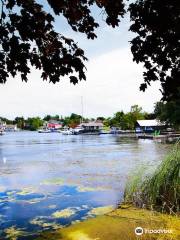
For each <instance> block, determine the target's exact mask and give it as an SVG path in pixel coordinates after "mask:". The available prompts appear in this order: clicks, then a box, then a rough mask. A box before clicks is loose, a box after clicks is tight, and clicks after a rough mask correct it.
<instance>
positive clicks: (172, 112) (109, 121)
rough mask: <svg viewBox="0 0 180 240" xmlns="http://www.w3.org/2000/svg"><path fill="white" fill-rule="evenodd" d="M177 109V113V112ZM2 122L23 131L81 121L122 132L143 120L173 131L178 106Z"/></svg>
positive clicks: (179, 113)
mask: <svg viewBox="0 0 180 240" xmlns="http://www.w3.org/2000/svg"><path fill="white" fill-rule="evenodd" d="M177 109H178V111H177ZM0 119H1V121H2V122H6V124H16V125H17V127H18V128H20V129H24V130H32V131H33V130H37V129H38V128H40V127H42V126H44V125H45V124H46V123H47V122H49V121H52V120H54V121H57V122H59V123H61V124H62V126H68V127H70V128H75V127H76V126H77V125H79V124H80V123H81V122H82V121H83V122H89V121H101V122H103V124H104V126H105V127H118V128H120V129H122V130H127V129H128V130H133V129H134V128H135V124H136V121H137V120H144V119H159V120H160V121H163V122H166V123H167V124H169V125H171V126H173V127H174V128H175V129H179V128H180V104H179V105H178V104H177V103H176V102H173V101H172V102H169V103H162V102H157V103H156V104H155V108H154V112H152V113H147V112H145V111H143V109H142V107H140V106H138V105H133V106H131V108H130V111H129V112H126V113H125V112H124V111H118V112H116V113H114V115H113V116H112V117H103V116H99V117H97V118H85V117H82V116H81V115H79V114H76V113H72V114H71V115H70V116H65V117H63V116H59V115H58V114H57V115H54V116H52V115H46V116H45V117H44V118H41V117H28V118H27V119H25V118H24V117H16V118H15V119H14V120H9V119H7V118H3V117H0Z"/></svg>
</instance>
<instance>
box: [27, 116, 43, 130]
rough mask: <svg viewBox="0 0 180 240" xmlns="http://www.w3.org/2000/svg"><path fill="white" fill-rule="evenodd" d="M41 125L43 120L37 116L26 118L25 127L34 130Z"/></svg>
mask: <svg viewBox="0 0 180 240" xmlns="http://www.w3.org/2000/svg"><path fill="white" fill-rule="evenodd" d="M41 126H43V120H41V118H39V117H33V118H28V119H27V120H26V128H27V129H29V130H31V131H35V130H37V129H38V128H40V127H41Z"/></svg>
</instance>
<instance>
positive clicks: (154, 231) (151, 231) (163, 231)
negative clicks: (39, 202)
mask: <svg viewBox="0 0 180 240" xmlns="http://www.w3.org/2000/svg"><path fill="white" fill-rule="evenodd" d="M172 232H173V231H172V230H171V229H146V228H145V229H143V228H142V227H137V228H135V234H136V235H138V236H140V235H142V234H171V233H172Z"/></svg>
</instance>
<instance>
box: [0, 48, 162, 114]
mask: <svg viewBox="0 0 180 240" xmlns="http://www.w3.org/2000/svg"><path fill="white" fill-rule="evenodd" d="M87 68H88V71H87V81H86V82H81V83H79V84H78V85H76V86H73V85H72V84H70V83H69V81H68V79H67V78H66V79H63V80H62V81H61V82H60V83H58V84H55V85H54V84H50V83H48V82H43V81H42V80H41V79H40V73H39V72H38V71H36V70H33V71H32V73H31V74H30V76H29V82H28V83H22V82H21V80H20V78H19V77H17V78H16V79H9V81H8V82H7V83H6V84H5V85H4V86H3V85H1V86H0V101H1V103H3V104H2V105H1V106H2V107H1V111H0V116H7V117H11V118H13V117H15V116H17V115H19V116H21V115H23V116H25V117H27V116H35V115H41V116H43V115H45V114H56V113H57V114H60V115H68V114H70V113H71V112H76V113H81V96H83V98H84V112H85V115H86V116H99V115H105V116H108V115H112V114H113V113H114V112H116V111H118V110H121V109H123V110H124V111H128V110H129V109H130V106H131V105H133V104H139V105H141V106H142V107H143V109H144V110H146V111H152V110H153V104H154V102H156V101H158V100H159V99H160V97H161V95H160V92H159V90H158V89H159V84H157V83H156V84H153V86H152V87H150V88H149V89H148V90H147V92H145V93H142V92H140V91H139V85H140V83H141V82H142V81H143V79H142V72H143V68H142V66H140V65H137V64H135V63H133V62H132V55H131V53H130V50H129V48H124V49H118V50H116V51H111V52H109V53H106V54H103V55H101V56H98V57H95V58H93V59H91V61H89V63H88V64H87Z"/></svg>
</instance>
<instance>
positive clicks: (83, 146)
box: [0, 132, 169, 239]
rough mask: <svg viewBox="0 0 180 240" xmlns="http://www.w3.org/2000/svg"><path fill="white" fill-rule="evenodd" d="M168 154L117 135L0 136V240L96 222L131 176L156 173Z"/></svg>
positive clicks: (160, 146)
mask: <svg viewBox="0 0 180 240" xmlns="http://www.w3.org/2000/svg"><path fill="white" fill-rule="evenodd" d="M168 150H169V146H168V145H163V144H158V143H155V142H153V141H152V140H137V139H133V138H127V137H126V138H124V137H123V136H118V135H100V136H80V135H78V136H63V135H61V134H60V133H47V134H40V133H37V132H17V133H7V134H6V135H3V136H0V236H1V238H7V239H8V238H9V239H11V238H12V239H13V237H14V239H33V236H34V234H38V232H41V231H42V230H49V229H57V228H59V227H63V226H67V225H69V224H73V223H75V222H77V221H79V220H84V219H86V218H89V217H93V209H95V208H100V209H103V207H107V206H112V207H116V206H117V204H118V203H119V201H121V200H122V198H123V191H124V187H125V184H126V182H127V179H128V176H129V175H130V173H132V172H133V171H136V170H138V169H140V168H142V167H148V169H151V168H152V169H154V167H156V166H157V165H158V164H159V163H160V162H161V160H162V159H163V157H164V155H165V154H166V153H167V152H168ZM101 207H102V208H101ZM13 234H14V235H13ZM1 238H0V239H1Z"/></svg>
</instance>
